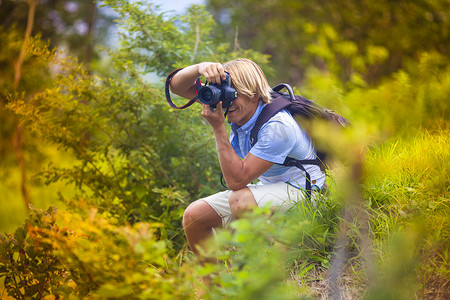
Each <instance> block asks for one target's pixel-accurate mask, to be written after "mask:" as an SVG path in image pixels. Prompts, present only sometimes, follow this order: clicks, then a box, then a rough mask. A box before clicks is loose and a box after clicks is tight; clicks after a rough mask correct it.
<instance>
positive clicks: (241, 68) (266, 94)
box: [224, 58, 272, 103]
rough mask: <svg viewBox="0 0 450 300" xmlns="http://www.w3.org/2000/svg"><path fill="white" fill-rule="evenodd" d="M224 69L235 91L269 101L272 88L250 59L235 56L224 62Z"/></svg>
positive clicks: (251, 97)
mask: <svg viewBox="0 0 450 300" xmlns="http://www.w3.org/2000/svg"><path fill="white" fill-rule="evenodd" d="M224 69H225V71H227V72H228V73H229V74H230V77H231V84H232V86H233V87H234V88H235V89H236V91H237V92H238V93H239V94H241V95H245V96H247V97H249V98H250V99H254V98H255V97H257V98H258V99H261V100H262V101H263V102H264V103H270V102H271V101H272V97H271V96H270V92H271V91H272V89H271V88H270V86H269V83H268V82H267V79H266V76H265V75H264V72H263V71H262V70H261V68H260V67H259V66H258V65H257V64H256V63H255V62H253V61H251V60H250V59H246V58H237V59H234V60H232V61H229V62H227V63H225V64H224Z"/></svg>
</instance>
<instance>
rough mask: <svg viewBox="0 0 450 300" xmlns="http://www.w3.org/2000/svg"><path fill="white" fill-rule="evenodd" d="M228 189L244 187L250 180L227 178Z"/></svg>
mask: <svg viewBox="0 0 450 300" xmlns="http://www.w3.org/2000/svg"><path fill="white" fill-rule="evenodd" d="M226 183H227V186H228V189H229V190H232V191H237V190H240V189H243V188H245V187H246V186H247V185H248V184H249V183H250V182H249V181H248V180H238V179H234V180H227V181H226Z"/></svg>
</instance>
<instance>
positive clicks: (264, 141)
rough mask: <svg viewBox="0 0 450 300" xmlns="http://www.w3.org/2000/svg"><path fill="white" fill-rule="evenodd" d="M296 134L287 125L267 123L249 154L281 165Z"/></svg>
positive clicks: (292, 144)
mask: <svg viewBox="0 0 450 300" xmlns="http://www.w3.org/2000/svg"><path fill="white" fill-rule="evenodd" d="M295 135H296V132H295V129H294V128H293V127H292V126H289V124H285V123H282V122H280V121H269V122H267V123H266V124H264V126H263V127H261V129H260V131H259V133H258V141H257V142H256V144H255V145H254V146H253V147H252V149H251V150H250V153H251V154H253V155H255V156H256V157H259V158H261V159H264V160H267V161H270V162H273V163H277V164H282V163H283V162H284V160H285V159H286V157H287V156H288V155H289V153H290V152H291V151H292V148H293V147H294V145H295V139H294V138H293V137H295Z"/></svg>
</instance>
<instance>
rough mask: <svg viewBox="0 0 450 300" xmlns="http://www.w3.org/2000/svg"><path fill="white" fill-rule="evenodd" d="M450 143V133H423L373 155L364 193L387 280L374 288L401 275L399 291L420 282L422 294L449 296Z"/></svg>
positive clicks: (373, 152)
mask: <svg viewBox="0 0 450 300" xmlns="http://www.w3.org/2000/svg"><path fill="white" fill-rule="evenodd" d="M448 143H449V132H448V131H438V132H422V133H421V134H418V135H417V136H416V137H415V138H414V139H412V140H410V141H406V140H394V141H392V142H389V143H386V144H384V145H381V146H379V147H377V148H375V149H373V150H372V151H371V152H370V154H369V156H368V158H367V179H366V180H365V189H364V190H365V193H366V198H367V199H368V200H369V201H370V203H371V209H370V213H371V215H372V219H373V220H372V234H373V235H374V241H375V242H376V245H377V248H378V251H379V252H378V255H379V257H380V260H381V262H382V264H381V267H382V269H381V270H382V271H380V272H383V274H385V276H387V278H386V279H385V281H381V282H378V283H377V284H375V285H374V289H379V288H385V287H386V284H388V283H389V282H390V279H389V278H395V277H396V278H398V281H397V287H400V286H402V287H403V289H401V288H399V289H398V292H399V293H400V292H402V291H406V290H408V289H409V288H410V287H411V282H412V281H413V282H417V281H418V282H419V283H420V286H421V289H417V293H419V294H423V296H424V297H431V295H434V297H439V296H442V297H444V298H445V296H444V295H446V294H445V290H446V287H445V286H446V285H447V284H448V268H449V263H450V262H449V259H448V251H449V247H450V244H449V241H450V223H449V220H450V219H449V216H448V212H449V211H450V201H449V192H450V190H449V186H450V177H449V174H450V173H449V171H450V170H449V164H448V158H449V157H450V152H449V148H448ZM386 245H387V246H386ZM395 253H402V257H398V254H397V255H396V254H395ZM396 272H397V273H396ZM412 274H414V275H412ZM411 277H412V278H411ZM404 279H405V281H402V280H404ZM394 291H395V289H393V288H392V289H391V291H390V292H392V293H393V292H394ZM393 295H395V294H393Z"/></svg>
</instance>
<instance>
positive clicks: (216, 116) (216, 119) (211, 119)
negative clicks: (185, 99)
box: [202, 101, 225, 131]
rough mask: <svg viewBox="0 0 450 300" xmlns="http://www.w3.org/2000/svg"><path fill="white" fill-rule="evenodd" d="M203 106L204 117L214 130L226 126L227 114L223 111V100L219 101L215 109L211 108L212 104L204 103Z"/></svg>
mask: <svg viewBox="0 0 450 300" xmlns="http://www.w3.org/2000/svg"><path fill="white" fill-rule="evenodd" d="M202 106H203V109H202V117H203V118H205V119H206V121H208V123H209V124H210V125H211V127H212V128H213V130H214V131H215V130H217V129H219V128H222V127H223V128H225V116H224V114H223V111H222V101H219V103H217V107H216V109H215V110H214V111H213V110H212V109H211V105H206V104H203V103H202Z"/></svg>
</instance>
